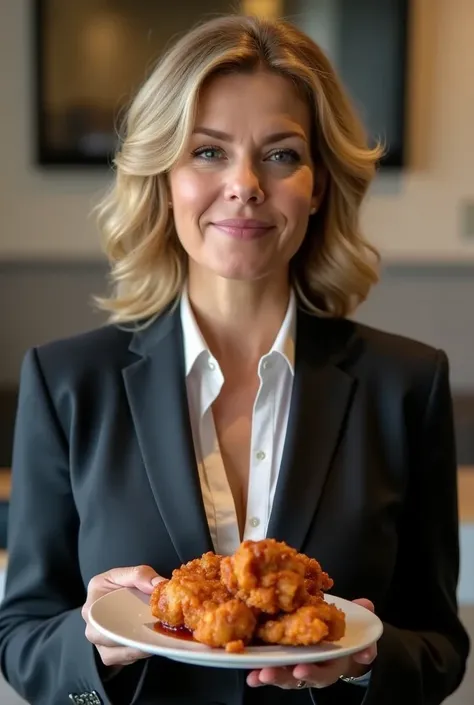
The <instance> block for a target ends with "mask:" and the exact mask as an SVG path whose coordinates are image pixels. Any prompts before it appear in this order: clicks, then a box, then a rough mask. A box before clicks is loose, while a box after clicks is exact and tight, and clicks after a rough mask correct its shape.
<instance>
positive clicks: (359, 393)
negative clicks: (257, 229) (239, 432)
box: [0, 309, 469, 705]
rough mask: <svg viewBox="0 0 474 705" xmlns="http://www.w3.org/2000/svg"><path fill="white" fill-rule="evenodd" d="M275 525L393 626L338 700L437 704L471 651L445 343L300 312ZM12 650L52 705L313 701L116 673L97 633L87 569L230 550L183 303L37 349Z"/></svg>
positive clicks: (223, 678) (217, 675)
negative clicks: (78, 698)
mask: <svg viewBox="0 0 474 705" xmlns="http://www.w3.org/2000/svg"><path fill="white" fill-rule="evenodd" d="M268 535H269V536H273V537H275V538H277V539H280V540H284V541H287V542H288V543H289V544H290V545H292V546H294V547H296V548H297V549H299V550H302V551H305V552H306V553H308V554H309V555H311V556H314V557H315V558H317V559H318V560H319V561H320V562H321V563H322V565H323V567H324V569H325V570H327V571H328V572H329V574H330V575H331V576H332V577H333V578H334V581H335V587H334V590H333V592H334V594H336V595H340V596H341V597H345V598H347V599H354V598H356V597H367V598H370V599H371V600H373V602H374V603H375V607H376V611H377V613H378V614H379V615H380V616H381V618H382V619H383V620H384V622H385V632H384V635H383V637H382V639H381V641H380V643H379V656H378V658H377V660H376V662H375V664H374V668H373V672H372V678H371V683H370V686H369V687H368V688H367V689H365V688H362V687H360V686H356V685H352V684H345V683H342V682H339V683H337V684H336V685H334V686H331V687H329V688H326V689H324V690H314V691H313V697H314V700H315V702H317V703H318V704H320V705H346V703H351V704H352V703H361V702H363V703H364V705H400V703H401V702H406V703H407V704H409V705H436V704H437V703H441V701H442V700H444V698H445V697H446V696H447V695H448V694H449V693H450V692H452V691H453V690H454V689H455V688H456V687H457V686H458V684H459V682H460V680H461V678H462V675H463V671H464V667H465V662H466V657H467V653H468V650H469V644H468V638H467V636H466V633H465V631H464V629H463V627H462V626H461V624H460V622H459V619H458V616H457V605H456V584H457V577H458V516H457V494H456V462H455V452H454V447H453V425H452V411H451V398H450V391H449V382H448V365H447V360H446V357H445V355H444V354H443V353H442V352H440V351H436V350H434V349H432V348H430V347H427V346H425V345H422V344H419V343H415V342H412V341H409V340H406V339H404V338H400V337H396V336H392V335H388V334H385V333H381V332H378V331H375V330H372V329H370V328H367V327H364V326H361V325H358V324H356V323H353V322H351V321H347V320H342V321H333V320H321V319H317V318H314V317H310V316H308V315H306V314H304V313H301V312H299V313H298V329H297V347H296V374H295V383H294V392H293V398H292V403H291V412H290V421H289V427H288V433H287V438H286V444H285V450H284V455H283V460H282V467H281V471H280V478H279V482H278V488H277V492H276V497H275V502H274V507H273V512H272V515H271V520H270V526H269V531H268ZM8 550H9V568H8V577H7V585H6V597H5V600H4V602H3V604H2V606H1V609H0V660H1V666H2V670H3V672H4V674H5V677H6V679H7V680H8V681H9V682H10V683H11V685H12V686H13V687H14V688H15V689H16V690H17V691H18V692H19V693H20V694H21V695H22V696H23V697H24V698H25V699H26V700H28V701H29V702H31V703H34V704H35V705H66V704H67V703H68V702H70V700H69V699H68V695H69V694H70V693H72V694H77V693H88V692H92V691H96V692H97V693H98V695H99V696H100V698H101V700H102V701H103V702H104V703H109V702H110V703H113V705H122V704H124V705H131V703H134V704H135V703H136V704H137V705H211V704H212V705H216V704H223V705H250V703H258V704H259V705H267V704H268V705H270V704H271V705H310V696H309V693H308V692H307V691H304V690H303V691H286V690H280V689H277V688H275V687H266V688H259V689H256V690H251V689H250V688H248V687H247V686H246V685H245V675H246V674H245V673H244V672H240V671H230V670H218V669H206V668H198V667H194V666H185V665H182V664H177V663H174V662H172V661H168V660H166V659H163V658H158V657H152V658H150V659H147V660H145V661H141V662H138V663H136V664H134V665H132V666H129V667H126V668H123V669H122V670H121V671H120V672H119V673H117V674H116V675H114V676H113V677H110V678H108V679H107V678H106V669H105V668H104V667H103V666H102V665H101V662H100V659H99V658H98V655H97V652H96V650H95V648H94V647H93V646H92V645H91V644H90V643H89V642H88V641H87V640H86V639H85V636H84V622H83V620H82V618H81V615H80V609H81V606H82V604H83V603H84V601H85V597H86V586H87V584H88V581H89V580H90V579H91V578H92V577H93V576H94V575H96V574H98V573H101V572H103V571H106V570H108V569H110V568H114V567H118V566H125V565H138V564H149V565H151V566H153V567H154V568H155V569H156V570H157V571H158V573H161V574H162V575H164V576H169V575H170V573H171V571H172V570H173V569H174V568H176V567H177V566H178V565H179V564H181V563H184V562H186V561H188V560H190V559H192V558H195V557H196V556H200V555H201V554H202V553H203V552H205V551H207V550H212V544H211V539H210V535H209V530H208V527H207V524H206V519H205V514H204V509H203V504H202V499H201V495H200V488H199V481H198V475H197V470H196V464H195V456H194V450H193V446H192V438H191V431H190V423H189V417H188V407H187V400H186V390H185V380H184V360H183V345H182V331H181V326H180V319H179V309H175V311H174V313H170V314H164V315H162V316H161V317H160V318H158V319H157V320H156V321H155V322H154V323H153V324H152V325H151V326H150V327H149V328H148V329H146V330H143V331H141V332H136V333H132V332H127V331H124V330H120V329H119V328H117V327H115V326H108V327H104V328H101V329H99V330H96V331H93V332H90V333H87V334H85V335H80V336H77V337H75V338H72V339H69V340H63V341H59V342H55V343H52V344H49V345H46V346H43V347H40V348H39V349H33V350H30V351H29V352H28V353H27V355H26V357H25V360H24V364H23V368H22V375H21V385H20V399H19V409H18V417H17V425H16V434H15V447H14V461H13V486H12V496H11V507H10V525H9V537H8Z"/></svg>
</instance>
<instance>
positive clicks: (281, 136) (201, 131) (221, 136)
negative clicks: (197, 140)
mask: <svg viewBox="0 0 474 705" xmlns="http://www.w3.org/2000/svg"><path fill="white" fill-rule="evenodd" d="M193 135H206V136H207V137H214V139H217V140H222V141H223V142H232V140H233V137H232V135H229V134H228V133H227V132H222V131H221V130H214V129H211V128H210V127H202V126H198V127H195V128H194V130H193ZM289 137H298V138H299V139H301V140H303V141H304V142H307V141H308V140H307V139H306V135H305V134H304V132H300V131H299V130H285V131H284V132H274V133H272V134H271V135H267V137H265V139H264V140H263V144H271V143H273V142H280V141H281V140H285V139H288V138H289Z"/></svg>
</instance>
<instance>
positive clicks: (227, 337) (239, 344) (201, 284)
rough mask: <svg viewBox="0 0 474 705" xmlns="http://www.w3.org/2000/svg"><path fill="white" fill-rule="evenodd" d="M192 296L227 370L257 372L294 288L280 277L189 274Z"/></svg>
mask: <svg viewBox="0 0 474 705" xmlns="http://www.w3.org/2000/svg"><path fill="white" fill-rule="evenodd" d="M188 295H189V300H190V303H191V306H192V309H193V312H194V315H195V317H196V321H197V323H198V325H199V328H200V330H201V332H202V334H203V337H204V339H205V340H206V343H207V345H208V346H209V349H210V350H211V353H212V354H213V355H214V357H215V358H216V360H217V361H218V362H219V365H220V366H221V368H222V370H223V373H224V376H225V370H226V368H227V369H233V370H234V372H235V371H236V369H237V370H239V371H240V373H242V374H245V371H246V370H248V372H251V371H252V370H253V371H255V369H256V365H257V364H258V361H259V360H260V358H261V357H262V355H265V353H267V352H268V351H269V350H270V348H271V346H272V345H273V342H274V341H275V338H276V336H277V334H278V331H279V330H280V328H281V325H282V322H283V319H284V318H285V314H286V311H287V308H288V301H289V296H290V286H289V281H288V276H287V274H286V273H285V274H284V275H283V276H281V277H276V276H274V277H272V278H271V279H270V278H268V279H265V280H263V279H262V280H259V281H256V282H248V281H236V280H229V279H223V278H221V277H215V276H213V275H212V274H210V273H205V272H204V273H203V272H199V273H196V272H193V271H192V269H191V270H190V273H189V279H188Z"/></svg>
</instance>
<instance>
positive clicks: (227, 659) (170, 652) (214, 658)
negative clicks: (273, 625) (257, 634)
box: [89, 587, 384, 668]
mask: <svg viewBox="0 0 474 705" xmlns="http://www.w3.org/2000/svg"><path fill="white" fill-rule="evenodd" d="M123 592H127V593H130V594H132V595H134V596H135V597H136V598H137V599H139V600H140V601H141V602H142V603H143V605H144V606H145V607H146V608H147V609H149V602H148V599H149V597H150V596H149V595H147V594H146V593H142V592H141V591H139V590H137V589H135V588H129V587H120V588H118V589H117V590H112V591H111V592H108V593H106V594H105V595H101V596H100V597H99V598H97V600H95V601H94V602H93V603H92V605H91V607H90V609H89V621H90V623H91V625H92V626H93V627H94V628H95V629H97V631H98V632H99V633H101V634H102V635H103V636H106V637H108V638H109V639H110V640H111V641H114V642H115V643H116V644H117V645H121V646H128V647H130V648H134V649H140V650H141V651H144V652H145V653H147V654H149V655H150V656H162V657H164V658H170V659H172V660H176V661H180V662H181V663H189V664H191V663H193V664H194V665H202V666H212V667H217V668H219V667H222V666H219V665H218V664H219V663H221V664H222V665H223V664H226V667H235V668H238V667H239V666H240V667H242V668H258V666H257V665H256V664H257V661H258V660H260V661H271V662H272V664H273V665H274V666H275V667H277V666H279V665H280V666H284V665H291V664H296V663H312V662H313V663H318V662H319V663H323V662H324V661H329V660H334V659H337V658H343V657H344V656H350V655H351V654H354V653H357V652H358V651H361V650H363V649H365V648H367V646H368V644H362V645H354V646H348V647H342V648H341V649H340V650H338V649H337V648H335V649H334V650H332V649H331V650H328V651H324V652H320V654H319V658H318V653H315V652H314V650H312V649H311V645H310V646H283V647H280V648H282V651H281V654H269V655H268V656H266V655H265V653H264V652H261V651H260V652H255V651H249V648H258V647H248V648H246V649H245V651H244V652H242V653H228V652H227V651H225V650H224V649H216V648H213V647H211V646H206V645H205V644H201V646H202V647H203V648H202V649H199V650H193V649H187V648H186V643H187V642H186V641H183V642H182V644H183V646H181V647H176V646H164V645H161V644H153V645H152V644H146V643H144V642H141V641H138V640H136V639H135V640H134V639H131V638H129V637H127V636H122V635H120V634H117V633H115V632H113V631H111V630H110V629H108V628H107V627H104V626H103V625H102V624H101V623H100V622H98V621H97V620H96V618H95V616H94V612H95V610H96V609H97V606H98V605H99V603H100V602H102V601H104V600H106V599H107V598H108V599H111V595H113V596H114V597H116V595H117V593H123ZM144 597H145V598H147V599H143V598H144ZM325 599H326V601H327V602H329V601H330V600H331V599H335V600H336V603H337V602H339V604H341V603H342V605H343V604H344V603H347V604H351V605H353V606H354V607H355V608H356V611H358V609H359V608H360V610H364V609H365V608H364V607H363V606H362V605H358V604H357V603H354V602H352V601H351V600H346V599H345V598H343V597H338V596H337V595H332V594H330V593H325ZM336 606H339V605H337V604H336ZM370 617H371V619H373V622H374V624H373V627H372V628H373V629H375V631H376V638H375V639H374V641H375V642H377V641H378V640H379V639H380V637H381V636H382V634H383V631H384V626H383V622H382V620H381V619H380V617H378V615H376V614H375V613H373V612H370ZM153 619H156V618H153ZM141 626H144V625H141ZM161 636H162V638H164V639H166V638H167V637H166V635H161ZM169 638H172V637H169ZM197 643H199V642H197ZM370 643H372V642H370ZM334 644H335V645H336V644H337V642H334ZM146 646H148V647H149V648H148V649H147V648H144V647H146ZM268 646H269V647H271V646H272V645H271V644H269V645H268ZM274 646H276V647H278V646H279V645H277V644H275V645H274ZM313 646H314V649H316V648H317V647H318V646H319V645H318V644H314V645H313ZM150 647H152V648H153V649H154V650H153V651H150ZM298 649H305V651H304V652H301V651H300V656H299V657H298V660H296V659H295V660H289V659H290V655H291V654H296V653H297V650H298ZM191 659H192V660H191ZM244 661H245V662H249V661H250V662H253V661H255V663H254V664H253V665H250V666H245V665H244V664H243V662H244Z"/></svg>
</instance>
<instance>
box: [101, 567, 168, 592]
mask: <svg viewBox="0 0 474 705" xmlns="http://www.w3.org/2000/svg"><path fill="white" fill-rule="evenodd" d="M102 577H103V578H104V580H105V581H106V582H108V583H111V584H113V585H114V586H120V587H129V588H137V589H138V590H141V591H142V592H144V593H146V594H148V595H151V593H152V592H153V590H154V588H155V586H156V585H157V584H158V583H159V582H161V580H163V578H162V576H161V575H158V573H157V572H156V570H154V569H153V568H152V567H151V566H149V565H137V566H133V567H129V568H113V569H112V570H109V571H107V572H106V573H103V576H102Z"/></svg>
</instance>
